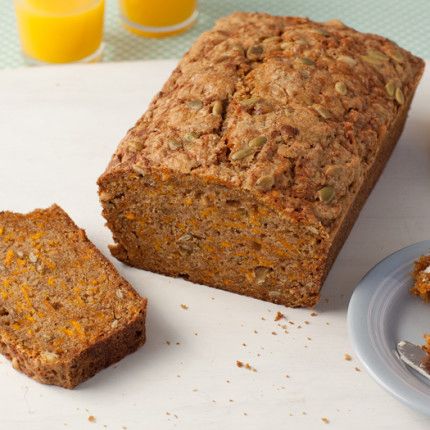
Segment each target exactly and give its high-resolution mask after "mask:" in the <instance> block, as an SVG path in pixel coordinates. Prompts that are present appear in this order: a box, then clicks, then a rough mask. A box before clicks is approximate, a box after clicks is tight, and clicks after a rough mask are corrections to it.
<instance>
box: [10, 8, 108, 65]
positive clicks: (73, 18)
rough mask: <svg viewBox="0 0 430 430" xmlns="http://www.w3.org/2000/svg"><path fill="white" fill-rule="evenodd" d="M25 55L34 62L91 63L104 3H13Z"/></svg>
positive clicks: (97, 47)
mask: <svg viewBox="0 0 430 430" xmlns="http://www.w3.org/2000/svg"><path fill="white" fill-rule="evenodd" d="M14 3H15V12H16V17H17V23H18V32H19V36H20V39H21V46H22V50H23V52H24V54H25V56H26V57H27V58H28V59H30V60H32V61H33V62H36V63H71V62H78V61H95V60H96V59H97V57H100V54H101V47H102V38H103V15H104V0H14Z"/></svg>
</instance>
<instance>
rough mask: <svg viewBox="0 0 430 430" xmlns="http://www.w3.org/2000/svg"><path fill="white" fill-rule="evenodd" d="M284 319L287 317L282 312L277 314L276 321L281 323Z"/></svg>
mask: <svg viewBox="0 0 430 430" xmlns="http://www.w3.org/2000/svg"><path fill="white" fill-rule="evenodd" d="M283 318H285V315H284V314H283V313H282V312H279V311H278V312H276V315H275V321H279V320H281V319H283Z"/></svg>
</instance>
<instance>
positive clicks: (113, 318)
mask: <svg viewBox="0 0 430 430" xmlns="http://www.w3.org/2000/svg"><path fill="white" fill-rule="evenodd" d="M145 314H146V299H143V298H141V297H139V296H138V295H137V293H136V292H135V291H134V290H133V288H132V287H131V286H130V285H129V284H128V282H127V281H125V280H124V279H123V278H122V277H121V276H120V275H119V274H118V272H117V271H116V270H115V268H114V267H113V266H112V264H111V263H110V262H108V260H107V259H106V258H105V257H104V256H102V255H101V253H100V252H99V251H98V250H97V248H96V247H95V246H94V245H93V244H92V243H91V242H90V241H89V240H88V239H87V237H86V235H85V232H84V231H83V230H80V229H79V228H78V227H76V225H75V224H74V223H73V221H72V220H71V219H70V218H69V217H68V216H67V214H66V213H65V212H64V211H63V210H62V209H61V208H60V207H58V206H55V205H54V206H52V207H50V208H48V209H45V210H36V211H34V212H32V213H30V214H27V215H22V214H16V213H12V212H0V353H2V354H4V355H5V356H6V357H7V358H9V359H10V360H12V364H13V366H14V367H15V369H17V370H20V371H22V372H24V373H26V374H27V375H28V376H31V377H32V378H34V379H35V380H37V381H39V382H42V383H45V384H54V385H60V386H62V387H66V388H73V387H75V386H76V385H78V384H79V383H81V382H82V381H84V380H86V379H88V378H89V377H91V376H93V375H94V374H95V373H97V372H98V371H99V370H101V369H103V368H105V367H107V366H109V365H110V364H112V363H114V362H116V361H118V360H120V359H121V358H123V357H124V356H125V355H127V354H129V353H131V352H133V351H135V350H136V349H137V348H138V347H139V346H140V345H142V344H143V343H144V341H145Z"/></svg>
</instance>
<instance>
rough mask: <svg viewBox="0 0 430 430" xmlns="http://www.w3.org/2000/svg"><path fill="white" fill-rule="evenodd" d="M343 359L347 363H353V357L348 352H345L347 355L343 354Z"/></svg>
mask: <svg viewBox="0 0 430 430" xmlns="http://www.w3.org/2000/svg"><path fill="white" fill-rule="evenodd" d="M343 359H344V360H346V361H351V360H352V357H351V356H350V355H349V354H348V353H347V352H345V354H343Z"/></svg>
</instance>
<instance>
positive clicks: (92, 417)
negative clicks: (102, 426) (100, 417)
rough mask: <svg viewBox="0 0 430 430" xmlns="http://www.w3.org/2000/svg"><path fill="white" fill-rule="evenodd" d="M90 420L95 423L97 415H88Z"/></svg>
mask: <svg viewBox="0 0 430 430" xmlns="http://www.w3.org/2000/svg"><path fill="white" fill-rule="evenodd" d="M88 421H89V422H90V423H95V422H96V417H95V416H94V415H90V416H89V417H88Z"/></svg>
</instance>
